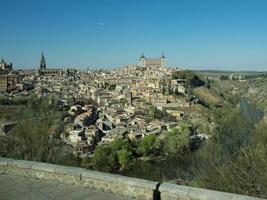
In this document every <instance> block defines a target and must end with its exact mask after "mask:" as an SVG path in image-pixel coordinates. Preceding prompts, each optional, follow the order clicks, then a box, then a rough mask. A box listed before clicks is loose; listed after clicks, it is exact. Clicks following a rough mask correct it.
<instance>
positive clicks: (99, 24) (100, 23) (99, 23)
mask: <svg viewBox="0 0 267 200" xmlns="http://www.w3.org/2000/svg"><path fill="white" fill-rule="evenodd" d="M97 25H98V26H104V25H105V23H104V22H97Z"/></svg>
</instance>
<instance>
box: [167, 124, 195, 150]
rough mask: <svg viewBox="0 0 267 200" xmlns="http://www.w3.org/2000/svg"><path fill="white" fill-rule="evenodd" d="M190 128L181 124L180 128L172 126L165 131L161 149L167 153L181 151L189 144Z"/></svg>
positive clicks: (187, 147) (186, 148)
mask: <svg viewBox="0 0 267 200" xmlns="http://www.w3.org/2000/svg"><path fill="white" fill-rule="evenodd" d="M189 134H190V130H189V127H188V126H187V125H182V126H181V128H180V129H177V128H174V129H171V130H170V131H168V132H166V133H165V137H164V140H163V151H164V152H165V153H167V154H175V153H183V152H184V151H187V150H188V149H189V146H190V140H189Z"/></svg>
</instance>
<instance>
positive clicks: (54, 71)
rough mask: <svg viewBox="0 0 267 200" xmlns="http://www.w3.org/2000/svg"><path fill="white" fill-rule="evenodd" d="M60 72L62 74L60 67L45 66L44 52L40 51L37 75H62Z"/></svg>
mask: <svg viewBox="0 0 267 200" xmlns="http://www.w3.org/2000/svg"><path fill="white" fill-rule="evenodd" d="M62 74H63V70H62V69H47V68H46V62H45V57H44V53H42V56H41V61H40V66H39V68H38V70H37V75H39V76H41V75H62Z"/></svg>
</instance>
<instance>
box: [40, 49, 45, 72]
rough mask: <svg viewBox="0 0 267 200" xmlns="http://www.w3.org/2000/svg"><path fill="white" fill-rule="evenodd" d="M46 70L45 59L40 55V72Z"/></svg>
mask: <svg viewBox="0 0 267 200" xmlns="http://www.w3.org/2000/svg"><path fill="white" fill-rule="evenodd" d="M43 69H46V63H45V57H44V53H42V57H41V61H40V70H43Z"/></svg>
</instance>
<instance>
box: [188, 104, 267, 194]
mask: <svg viewBox="0 0 267 200" xmlns="http://www.w3.org/2000/svg"><path fill="white" fill-rule="evenodd" d="M217 123H218V128H217V131H216V133H215V134H214V136H213V138H211V139H210V140H209V141H208V142H207V143H206V144H205V145H203V146H202V148H201V149H200V150H199V151H198V152H197V154H196V158H195V160H196V162H195V166H194V168H195V170H194V171H195V179H194V181H193V182H192V183H191V185H194V186H198V187H203V188H208V189H212V190H219V191H225V192H231V193H239V194H244V195H251V196H256V197H261V198H267V148H266V144H267V135H266V128H267V124H264V123H263V122H262V121H258V120H255V119H253V118H251V117H248V116H247V115H246V114H245V113H244V112H242V111H240V110H238V109H229V110H228V111H225V112H224V113H220V114H218V115H217Z"/></svg>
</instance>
